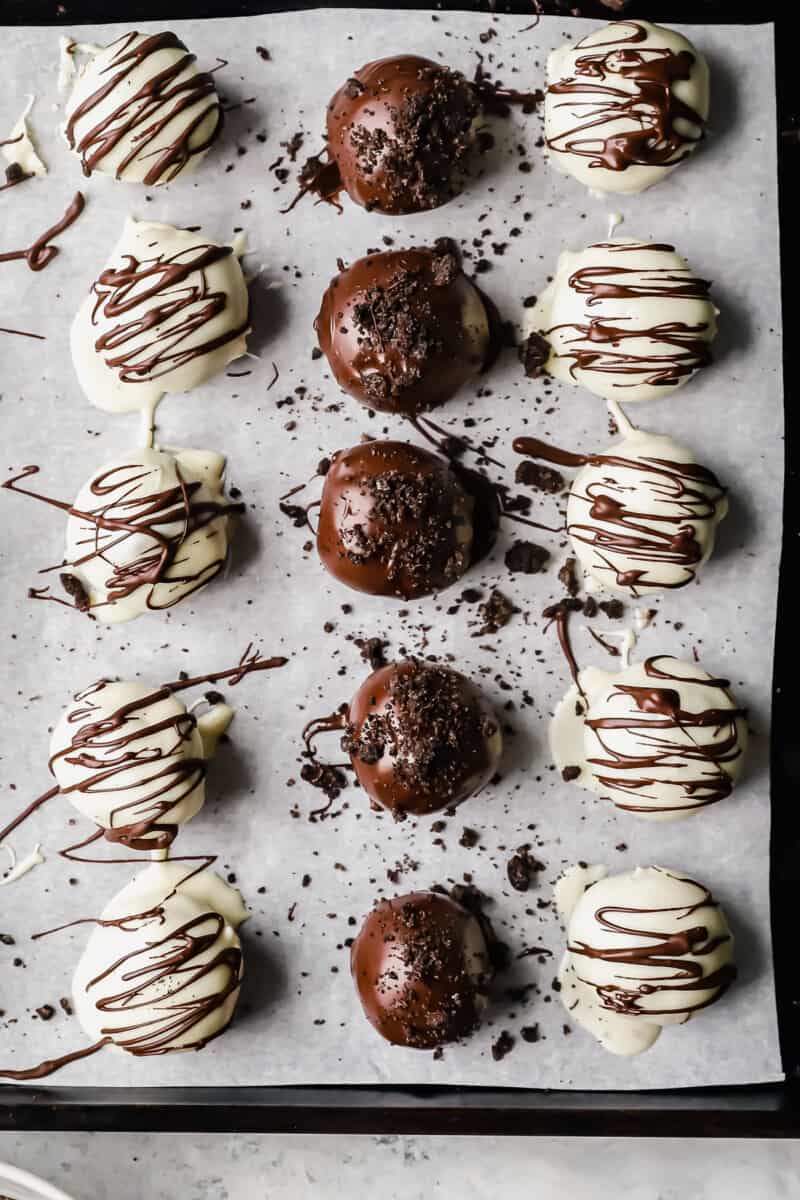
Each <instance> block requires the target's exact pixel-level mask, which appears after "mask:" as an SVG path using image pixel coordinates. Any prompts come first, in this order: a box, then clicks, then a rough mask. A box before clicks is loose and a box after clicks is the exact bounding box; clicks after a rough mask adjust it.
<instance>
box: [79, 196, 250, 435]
mask: <svg viewBox="0 0 800 1200" xmlns="http://www.w3.org/2000/svg"><path fill="white" fill-rule="evenodd" d="M249 331H250V321H249V297H248V293H247V285H246V283H245V279H244V275H243V274H242V268H241V266H240V263H239V259H238V257H237V254H236V252H235V250H234V249H233V248H232V247H230V246H220V245H218V244H217V243H216V242H212V241H210V240H209V239H208V238H206V237H204V236H203V234H202V233H191V232H189V230H186V229H176V228H175V227H174V226H172V225H162V224H159V223H158V222H156V221H134V220H132V219H131V218H128V220H127V221H126V222H125V226H124V229H123V232H122V237H121V238H120V240H119V242H118V243H117V245H116V246H115V248H114V250H113V252H112V254H111V258H110V260H109V263H108V266H107V267H106V268H105V270H103V271H101V273H100V275H99V276H98V278H97V279H96V280H95V282H94V283H93V284H92V286H91V289H90V291H89V295H88V296H87V297H86V299H85V301H84V302H83V304H82V305H81V307H80V309H79V311H78V315H77V316H76V318H75V320H74V322H73V325H72V336H71V347H72V361H73V363H74V364H75V370H76V372H77V375H78V380H79V382H80V385H81V387H82V388H83V390H84V392H85V393H86V395H87V397H88V398H89V400H90V401H91V402H92V404H94V405H96V406H97V407H98V408H103V409H105V410H106V411H108V412H131V411H134V410H136V409H139V410H141V411H143V412H146V413H147V412H150V413H152V411H153V409H154V408H155V406H156V405H157V404H158V402H159V400H160V399H161V397H162V396H164V395H165V394H166V393H168V392H170V393H174V392H188V391H191V390H192V389H193V388H196V387H199V386H200V385H201V384H203V383H205V382H206V380H208V379H211V378H212V376H214V375H217V374H219V372H220V371H222V370H224V368H225V367H226V366H227V364H228V363H229V362H232V360H233V359H235V358H238V357H239V356H240V355H241V354H244V352H245V350H246V347H247V334H248V333H249Z"/></svg>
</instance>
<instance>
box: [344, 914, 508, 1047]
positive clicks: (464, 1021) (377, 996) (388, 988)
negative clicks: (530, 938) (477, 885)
mask: <svg viewBox="0 0 800 1200" xmlns="http://www.w3.org/2000/svg"><path fill="white" fill-rule="evenodd" d="M350 963H351V969H352V973H353V980H354V982H355V985H356V987H357V989H358V994H359V997H360V999H361V1004H362V1005H363V1008H364V1013H365V1015H366V1017H367V1020H368V1021H370V1023H371V1024H372V1025H374V1027H375V1029H377V1031H378V1033H379V1034H380V1035H381V1037H383V1038H386V1040H387V1041H388V1042H392V1044H393V1045H395V1046H409V1047H412V1048H413V1049H416V1050H435V1049H436V1047H437V1046H441V1045H443V1044H444V1043H445V1042H455V1041H458V1040H459V1039H461V1038H464V1037H467V1036H468V1035H469V1034H471V1033H473V1032H474V1030H475V1029H477V1027H478V1025H479V1024H480V1020H481V1016H482V1013H483V1010H484V1008H485V1007H486V1002H487V999H488V995H489V988H490V985H491V981H492V974H493V972H492V967H491V963H490V960H489V951H488V947H487V944H486V938H485V936H484V933H483V929H482V928H481V924H480V921H479V920H478V919H477V917H475V916H473V914H472V913H470V912H468V911H467V909H466V908H463V907H462V906H461V905H460V904H457V903H456V902H455V901H454V900H451V899H450V897H449V896H445V895H441V894H440V893H438V892H412V893H411V894H410V895H408V896H398V897H396V898H395V899H393V900H381V901H380V902H379V903H378V904H377V905H376V907H375V908H374V909H373V910H372V912H371V913H370V914H369V916H368V917H367V919H366V920H365V922H364V924H363V926H362V928H361V932H360V933H359V935H358V937H357V938H356V940H355V942H354V943H353V948H352V951H351V958H350Z"/></svg>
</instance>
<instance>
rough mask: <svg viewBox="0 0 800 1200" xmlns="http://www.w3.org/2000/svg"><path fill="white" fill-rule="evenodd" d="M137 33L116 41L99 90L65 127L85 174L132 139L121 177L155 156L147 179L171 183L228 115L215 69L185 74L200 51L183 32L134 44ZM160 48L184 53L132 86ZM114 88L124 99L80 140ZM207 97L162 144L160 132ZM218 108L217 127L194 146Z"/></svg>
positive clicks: (119, 171)
mask: <svg viewBox="0 0 800 1200" xmlns="http://www.w3.org/2000/svg"><path fill="white" fill-rule="evenodd" d="M138 36H139V35H138V34H137V33H136V32H135V31H134V32H132V33H126V34H124V35H123V36H122V37H121V38H119V39H118V40H117V41H116V42H115V43H113V45H116V46H117V47H118V49H117V51H116V52H115V54H114V56H113V57H112V59H111V62H110V63H109V64H108V66H107V67H105V68H104V70H103V72H102V75H104V76H107V78H106V79H105V81H104V82H103V83H102V84H101V86H100V87H99V88H98V89H97V91H95V92H93V93H92V94H91V95H90V96H88V97H87V98H86V99H85V100H84V101H83V102H82V103H81V104H79V105H78V107H77V108H76V109H75V110H74V112H72V113H71V114H70V117H69V119H68V121H67V124H66V128H65V133H66V137H67V141H68V142H69V144H70V146H71V147H72V148H73V149H74V150H76V151H77V152H78V154H80V156H81V163H82V166H83V173H84V175H91V173H92V171H93V170H95V169H96V168H97V167H98V166H99V165H100V164H101V162H102V160H103V159H104V158H105V157H106V155H107V154H110V153H111V152H112V151H114V150H115V149H116V148H117V147H118V146H119V145H120V143H122V142H126V141H127V142H129V143H130V146H131V148H130V150H129V152H128V153H127V154H126V155H124V157H123V158H122V159H121V160H120V162H119V163H118V165H117V168H116V172H115V174H116V178H117V179H120V178H122V176H123V175H124V173H125V171H126V170H127V168H128V167H129V166H130V165H131V164H132V163H134V162H136V161H137V160H138V161H140V162H144V161H145V160H148V159H152V160H153V162H152V165H151V166H150V167H149V168H148V170H147V173H146V174H145V176H144V180H143V182H144V183H145V184H147V185H150V186H152V185H154V184H158V183H168V182H169V181H170V180H171V179H174V178H175V176H176V175H178V174H179V173H180V172H181V171H182V170H183V169H184V167H185V166H186V164H187V163H188V162H189V160H190V159H191V158H192V157H193V156H194V155H197V154H202V153H204V152H205V151H206V150H207V149H208V148H209V146H210V145H211V144H212V143H213V142H214V141H215V139H216V137H217V135H218V133H219V131H220V128H221V126H222V119H223V118H222V111H221V109H220V107H219V102H218V100H217V94H216V87H215V84H214V80H213V78H212V75H211V73H210V72H208V71H200V72H196V73H194V74H191V75H189V76H188V77H187V78H185V79H180V76H181V75H182V74H183V73H184V72H185V71H186V70H187V68H189V67H191V66H192V64H193V63H194V62H195V55H194V54H189V53H188V51H187V49H186V47H185V46H184V44H183V42H182V41H181V40H180V38H178V37H176V35H175V34H174V33H158V34H154V35H153V36H151V37H146V38H144V39H143V40H142V41H141V42H139V43H138V44H136V45H134V42H135V41H136V38H137V37H138ZM161 50H178V51H182V53H181V54H180V55H179V57H178V58H177V59H176V60H175V62H174V63H173V64H172V65H171V66H169V67H166V68H165V69H164V70H162V71H158V72H153V73H152V74H151V75H150V76H149V77H148V78H147V79H146V80H145V82H144V83H143V84H142V86H141V87H139V88H138V89H136V90H133V88H132V87H131V85H130V84H129V83H128V80H129V76H130V75H131V74H132V72H133V71H135V70H136V68H137V67H139V66H142V65H143V64H146V63H147V59H148V58H149V57H150V56H151V55H154V54H156V53H158V52H159V51H161ZM114 93H117V95H118V96H119V104H117V106H116V107H115V108H113V109H112V110H111V111H110V112H109V113H108V115H107V116H105V117H103V118H102V119H101V120H99V121H98V122H97V123H96V124H95V125H93V126H92V127H91V128H90V129H88V130H87V131H86V132H85V133H84V134H82V135H81V137H80V140H77V141H76V138H77V134H76V126H77V124H78V122H79V121H81V120H82V119H83V118H84V117H88V116H90V114H91V113H92V111H93V110H94V109H95V108H96V107H97V106H98V105H99V104H101V103H102V102H103V101H104V100H106V99H107V98H108V97H109V96H113V95H114ZM206 98H207V99H208V103H207V104H205V105H203V107H202V108H200V110H199V112H197V113H196V114H195V115H194V116H193V117H192V118H191V119H190V120H188V121H185V123H184V124H182V126H181V128H180V130H179V132H177V133H176V134H175V136H174V137H173V139H172V141H171V142H169V143H168V144H167V145H166V146H162V145H159V144H158V139H159V137H160V135H161V133H162V132H163V131H164V130H165V129H166V128H167V126H169V124H170V123H171V122H172V121H174V120H176V118H180V117H181V114H182V113H184V112H185V111H186V110H187V109H190V108H192V107H193V106H194V105H196V104H200V103H201V102H202V101H203V100H204V99H206ZM214 112H216V114H217V120H216V123H215V124H214V127H213V128H212V129H211V131H210V133H209V134H208V135H207V136H206V137H205V138H203V140H202V141H201V142H199V143H198V144H197V145H194V146H192V145H191V144H190V143H191V141H192V137H193V136H194V134H195V132H196V130H197V129H198V128H199V127H200V126H201V125H202V124H203V122H204V121H205V120H206V118H207V117H208V116H209V114H210V113H214Z"/></svg>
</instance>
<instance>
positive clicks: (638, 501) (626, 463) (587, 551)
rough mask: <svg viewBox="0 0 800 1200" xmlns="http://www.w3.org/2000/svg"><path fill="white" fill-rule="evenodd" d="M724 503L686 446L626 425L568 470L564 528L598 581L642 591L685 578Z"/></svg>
mask: <svg viewBox="0 0 800 1200" xmlns="http://www.w3.org/2000/svg"><path fill="white" fill-rule="evenodd" d="M727 511H728V501H727V499H726V496H725V489H724V488H723V487H722V486H721V484H720V483H719V481H718V480H717V478H716V476H714V475H713V474H712V472H711V471H709V470H707V469H706V468H705V467H701V466H699V465H698V464H697V462H696V460H695V457H694V455H693V454H692V452H691V451H690V450H687V449H686V447H685V446H681V445H679V444H678V443H677V442H675V441H673V440H672V438H670V437H663V436H661V435H659V434H655V433H648V432H647V431H645V430H639V429H632V430H631V431H630V432H629V433H628V435H627V436H626V437H625V438H624V439H623V440H622V441H621V442H616V443H615V444H614V445H613V446H610V447H609V448H608V450H606V451H605V452H604V453H603V454H598V455H591V456H590V458H589V461H588V462H587V464H586V466H584V467H583V468H582V469H581V471H580V472H579V473H578V474H577V475H576V477H575V479H574V480H573V483H572V487H571V488H570V494H569V502H568V504H567V532H568V533H569V535H570V538H571V541H572V546H573V549H574V550H575V553H576V555H577V556H578V559H579V560H580V562H581V565H582V566H583V568H584V570H585V571H586V572H587V573H588V574H589V575H590V576H591V577H592V579H593V580H594V581H595V582H596V583H597V584H598V585H599V586H600V587H601V588H603V589H608V590H610V591H614V592H625V593H627V594H628V595H630V596H647V595H650V594H652V593H655V592H663V591H668V590H670V589H673V588H680V587H683V586H684V585H685V584H687V583H691V581H692V580H693V579H694V578H695V576H696V574H697V572H698V570H699V569H700V568H701V567H702V566H703V564H704V563H705V562H706V560H707V559H708V557H709V555H710V554H711V552H712V550H713V548H714V539H715V536H716V531H717V525H718V524H719V522H720V521H721V520H722V518H723V517H724V516H725V514H726V513H727Z"/></svg>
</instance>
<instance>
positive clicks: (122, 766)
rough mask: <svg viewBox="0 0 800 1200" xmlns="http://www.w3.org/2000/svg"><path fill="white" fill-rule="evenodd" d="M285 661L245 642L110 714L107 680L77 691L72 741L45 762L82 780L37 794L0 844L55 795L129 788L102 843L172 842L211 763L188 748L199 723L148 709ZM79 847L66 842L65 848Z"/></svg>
mask: <svg viewBox="0 0 800 1200" xmlns="http://www.w3.org/2000/svg"><path fill="white" fill-rule="evenodd" d="M286 662H287V659H285V658H282V657H273V658H266V659H263V658H261V657H260V655H259V652H258V651H257V650H256V651H253V650H252V646H248V647H247V649H246V650H245V652H244V654H243V655H242V657H241V659H240V660H239V662H238V663H237V665H236V666H235V667H232V668H229V669H228V670H225V671H216V672H213V673H211V674H208V675H197V676H195V677H193V678H189V677H187V678H185V679H178V680H174V681H173V682H171V683H165V684H163V685H162V686H161V687H159V688H156V689H155V690H154V691H152V692H146V693H145V694H144V695H143V696H138V697H136V698H135V699H132V700H130V701H129V702H128V703H125V704H122V705H120V706H119V707H118V708H116V709H114V710H113V711H111V712H110V713H103V709H102V699H103V692H104V689H105V688H107V687H108V686H109V682H110V681H109V680H105V679H101V680H98V681H97V682H96V683H93V684H91V685H90V686H89V687H88V688H85V689H84V690H83V691H81V692H78V693H76V695H75V696H74V705H75V706H74V707H72V708H71V709H70V710H68V717H67V720H68V723H69V725H70V726H72V727H73V731H72V734H71V736H70V738H69V743H68V744H67V745H65V746H64V747H63V748H62V749H60V750H58V751H56V753H55V754H53V756H52V757H51V758H50V762H49V766H50V770H51V772H52V771H53V767H54V765H55V764H56V763H58V762H60V761H62V760H63V761H64V762H65V763H68V764H70V765H72V766H76V767H79V768H80V769H81V772H82V775H81V777H80V779H79V780H78V781H76V782H75V783H73V784H71V785H70V786H66V787H64V786H62V787H56V788H51V789H50V791H48V792H46V793H44V795H42V796H40V797H39V798H38V799H37V800H35V801H34V802H33V803H32V804H30V805H29V806H28V807H27V808H26V809H25V810H24V811H23V812H22V813H21V814H20V815H19V816H18V817H16V818H15V819H14V820H13V821H12V822H11V823H10V824H8V825H7V826H6V827H5V828H4V829H3V830H1V831H0V843H2V841H3V839H4V838H5V837H6V836H7V835H8V834H9V833H11V832H12V831H13V830H14V829H15V828H17V826H18V825H20V824H22V822H23V821H24V820H25V819H26V818H27V817H28V816H30V815H31V814H32V813H33V812H34V811H35V810H36V809H37V808H38V807H39V806H40V805H41V804H43V803H44V802H45V801H46V800H48V799H50V798H52V797H53V796H55V795H57V794H61V795H63V796H69V795H70V794H71V793H73V792H78V793H81V794H83V795H91V794H92V793H95V792H96V793H100V794H103V793H108V792H116V793H122V792H130V793H131V799H130V800H129V801H127V802H125V803H122V804H119V805H118V806H117V807H116V808H114V809H113V810H112V811H111V814H110V819H109V828H106V829H104V830H103V831H102V836H103V837H104V838H105V839H106V841H109V842H111V843H114V844H121V845H123V846H125V847H127V848H128V849H130V850H139V851H148V850H159V849H165V848H167V847H169V846H170V845H171V844H172V842H173V841H174V840H175V837H176V835H177V832H178V826H177V825H176V824H175V823H171V822H170V821H169V819H168V818H169V814H170V812H171V811H173V810H174V809H175V808H176V807H177V806H178V805H179V804H180V803H181V802H182V801H183V800H184V799H186V797H187V796H189V795H190V794H191V793H192V792H193V791H194V790H195V789H196V788H197V787H198V786H200V785H201V784H202V783H203V781H204V779H205V776H206V772H207V767H208V764H207V761H206V759H205V758H203V757H202V756H198V755H193V754H189V755H187V754H185V747H186V745H187V743H191V741H192V740H193V738H194V735H195V732H194V731H195V729H196V725H197V720H196V718H195V717H194V715H193V714H192V713H191V712H187V711H185V710H183V711H180V710H177V711H175V712H172V713H169V714H168V715H166V716H162V717H159V718H158V719H156V720H154V719H153V718H152V714H151V713H150V711H149V710H151V709H152V708H153V707H155V706H156V705H158V704H159V703H161V702H163V701H165V700H168V699H169V698H170V697H171V696H172V695H173V694H174V693H176V692H179V691H182V690H183V689H185V688H190V687H195V686H196V685H197V684H200V683H217V682H220V681H222V680H226V681H227V682H228V685H229V686H230V687H235V686H236V684H238V683H240V682H241V680H242V679H243V678H244V677H245V676H246V675H249V674H251V673H252V672H254V671H268V670H272V669H274V668H278V667H283V666H285V665H286ZM163 734H167V735H168V736H169V739H170V740H169V741H168V742H167V744H166V746H165V747H161V746H159V745H158V744H157V739H158V738H159V736H160V735H163ZM154 738H155V739H156V744H154V743H153V739H154ZM142 766H145V767H147V768H149V770H148V773H147V774H146V775H145V776H144V777H142V776H141V775H140V774H139V771H138V768H141V767H142ZM99 836H100V833H99V832H98V833H96V834H93V835H92V837H91V838H90V839H88V840H89V841H94V840H95V839H96V838H97V837H99ZM85 844H87V843H81V845H85ZM78 848H80V847H71V848H70V850H72V849H78ZM66 856H69V852H66ZM98 861H99V860H98Z"/></svg>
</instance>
